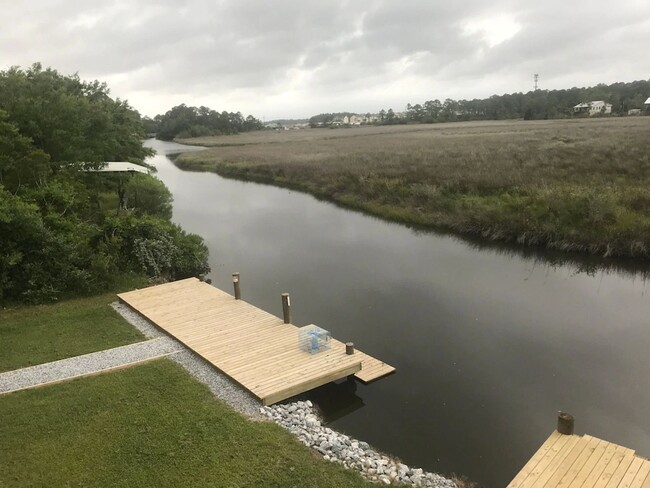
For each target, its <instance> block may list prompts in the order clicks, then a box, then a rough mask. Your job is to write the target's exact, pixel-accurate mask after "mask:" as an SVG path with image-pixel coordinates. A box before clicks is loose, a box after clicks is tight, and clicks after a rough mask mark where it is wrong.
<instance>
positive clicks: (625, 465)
mask: <svg viewBox="0 0 650 488" xmlns="http://www.w3.org/2000/svg"><path fill="white" fill-rule="evenodd" d="M634 457H635V456H634V451H630V452H628V453H627V454H625V456H624V457H623V459H622V460H621V463H620V464H619V465H618V468H616V470H615V471H614V472H613V473H612V475H611V477H610V478H609V481H607V484H606V485H605V488H617V487H618V485H619V484H620V483H621V480H622V479H623V477H624V476H625V474H626V473H627V472H628V470H629V469H630V466H631V465H632V462H633V461H634Z"/></svg>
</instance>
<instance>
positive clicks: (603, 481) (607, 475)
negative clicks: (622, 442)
mask: <svg viewBox="0 0 650 488" xmlns="http://www.w3.org/2000/svg"><path fill="white" fill-rule="evenodd" d="M613 445H615V444H613ZM629 451H630V449H627V448H625V447H621V446H617V445H616V449H615V450H614V454H613V455H612V458H611V459H610V461H609V463H608V464H607V466H605V469H603V471H602V473H601V474H600V476H599V477H598V479H597V480H596V481H595V482H594V483H593V484H591V483H590V484H589V485H588V486H593V487H594V488H605V487H606V486H607V483H609V480H610V479H611V478H612V476H613V475H614V472H615V471H616V470H617V468H618V466H619V465H620V464H621V462H622V461H623V459H624V458H625V456H626V455H627V454H628V453H629Z"/></svg>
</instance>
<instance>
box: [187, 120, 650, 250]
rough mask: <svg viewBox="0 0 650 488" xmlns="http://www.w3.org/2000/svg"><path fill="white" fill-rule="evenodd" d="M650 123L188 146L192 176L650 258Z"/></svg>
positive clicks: (233, 139)
mask: <svg viewBox="0 0 650 488" xmlns="http://www.w3.org/2000/svg"><path fill="white" fill-rule="evenodd" d="M649 134H650V117H622V118H597V119H571V120H548V121H493V122H466V123H454V124H431V125H408V126H384V127H360V128H349V129H312V130H303V131H281V132H275V131H263V132H259V133H247V134H242V135H240V136H224V137H212V138H198V139H191V140H184V141H179V142H185V143H188V142H189V143H192V144H202V145H206V146H214V147H211V148H210V149H207V150H205V151H199V152H192V153H185V154H182V155H181V156H180V157H179V158H178V159H177V161H176V164H177V165H178V166H179V167H181V168H184V169H190V170H197V171H214V172H216V173H219V174H221V175H223V176H226V177H232V178H238V179H244V180H251V181H259V182H264V183H272V184H276V185H280V186H286V187H290V188H294V189H298V190H301V191H305V192H308V193H311V194H313V195H316V196H317V197H319V198H324V199H327V200H330V201H334V202H337V203H340V204H343V205H346V206H348V207H351V208H356V209H360V210H363V211H366V212H369V213H372V214H374V215H378V216H381V217H385V218H388V219H392V220H396V221H401V222H406V223H412V224H418V225H423V226H429V227H432V228H438V229H445V230H453V231H457V232H460V233H467V234H472V235H478V236H481V237H483V238H486V239H492V240H500V241H510V242H519V243H521V244H528V245H535V246H546V247H549V248H554V249H561V250H570V251H581V252H588V253H592V254H599V255H605V256H610V255H612V256H631V257H637V258H643V259H647V258H649V257H650V137H649Z"/></svg>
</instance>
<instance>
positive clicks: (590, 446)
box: [550, 435, 604, 487]
mask: <svg viewBox="0 0 650 488" xmlns="http://www.w3.org/2000/svg"><path fill="white" fill-rule="evenodd" d="M583 439H584V440H586V441H587V446H586V447H585V449H584V450H583V451H582V452H581V453H580V455H579V456H578V458H577V459H576V460H575V462H574V463H573V464H572V465H571V467H570V468H569V470H568V471H567V472H566V474H565V475H564V476H563V477H562V478H561V479H560V480H559V481H558V483H557V486H558V487H564V486H569V485H571V483H572V482H573V480H574V479H575V478H576V476H577V475H578V473H579V472H580V470H581V469H582V468H583V466H584V465H585V463H586V462H587V460H588V459H589V458H590V457H591V456H592V455H593V453H594V452H595V451H596V449H597V448H598V445H599V444H601V443H602V442H603V441H601V440H600V439H597V438H596V437H591V436H588V435H586V436H584V437H583ZM603 450H604V449H603ZM550 486H553V485H550Z"/></svg>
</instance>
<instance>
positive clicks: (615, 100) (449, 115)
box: [379, 80, 650, 124]
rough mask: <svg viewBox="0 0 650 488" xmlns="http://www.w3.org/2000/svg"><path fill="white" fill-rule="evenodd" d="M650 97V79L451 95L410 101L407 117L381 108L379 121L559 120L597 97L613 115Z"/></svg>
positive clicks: (621, 113) (638, 104)
mask: <svg viewBox="0 0 650 488" xmlns="http://www.w3.org/2000/svg"><path fill="white" fill-rule="evenodd" d="M648 97H650V80H641V81H633V82H630V83H613V84H611V85H606V84H599V85H596V86H592V87H587V88H576V87H574V88H569V89H563V90H535V91H530V92H528V93H512V94H505V95H493V96H491V97H489V98H484V99H473V100H453V99H451V98H448V99H446V100H444V101H442V102H441V101H440V100H437V99H436V100H427V101H425V102H424V103H416V104H414V105H412V104H410V103H409V104H408V105H407V106H406V116H405V117H396V116H395V114H394V113H393V110H392V109H388V110H387V111H386V110H382V111H381V112H380V115H381V117H380V121H379V123H382V124H399V123H408V122H419V123H433V122H454V121H466V120H503V119H524V120H543V119H560V118H568V117H574V116H576V115H575V114H574V112H573V107H574V106H575V105H578V104H579V103H582V102H589V101H595V100H604V101H605V102H607V103H610V104H612V115H626V114H627V112H628V110H631V109H643V108H644V102H645V100H646V99H647V98H648Z"/></svg>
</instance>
